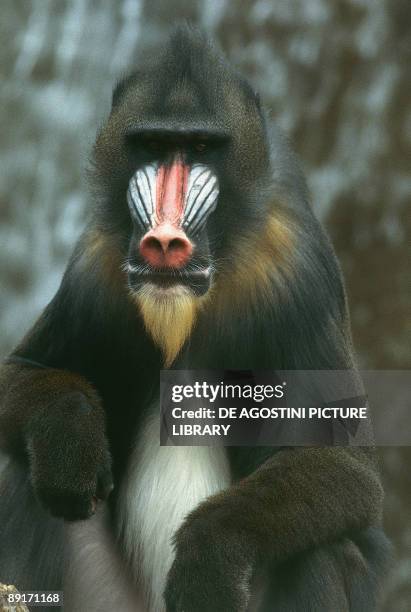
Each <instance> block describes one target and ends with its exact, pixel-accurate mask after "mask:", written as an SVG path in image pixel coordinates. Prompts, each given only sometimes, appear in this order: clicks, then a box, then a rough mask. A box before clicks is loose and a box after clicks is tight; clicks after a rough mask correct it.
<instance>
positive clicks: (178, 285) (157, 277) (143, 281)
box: [127, 263, 212, 297]
mask: <svg viewBox="0 0 411 612" xmlns="http://www.w3.org/2000/svg"><path fill="white" fill-rule="evenodd" d="M127 273H128V283H129V287H130V289H131V290H132V291H139V290H140V289H142V288H143V286H144V285H147V284H150V285H151V286H153V285H154V286H155V287H156V288H157V289H158V290H159V292H164V294H165V295H166V294H167V293H170V294H172V293H175V292H176V291H178V290H179V289H181V290H184V289H186V290H187V289H188V290H189V291H190V292H191V293H192V294H193V295H195V296H197V297H200V296H202V295H204V294H205V293H207V291H208V290H209V289H210V286H211V280H212V271H211V266H208V267H204V268H202V267H199V266H198V265H197V266H195V265H194V264H191V265H190V264H189V265H188V266H186V268H153V267H152V266H149V265H145V264H141V265H132V264H131V263H128V264H127Z"/></svg>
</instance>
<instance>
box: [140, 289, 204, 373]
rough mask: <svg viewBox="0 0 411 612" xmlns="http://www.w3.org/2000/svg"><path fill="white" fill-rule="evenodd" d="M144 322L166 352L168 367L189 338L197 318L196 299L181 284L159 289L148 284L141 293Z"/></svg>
mask: <svg viewBox="0 0 411 612" xmlns="http://www.w3.org/2000/svg"><path fill="white" fill-rule="evenodd" d="M137 302H138V304H139V306H140V310H141V314H142V317H143V320H144V325H145V326H146V329H147V331H148V333H149V334H150V335H151V337H152V338H153V340H154V342H155V343H156V344H157V345H158V346H159V347H160V349H161V350H162V352H163V355H164V366H165V367H166V368H168V367H169V366H170V365H171V364H172V363H173V361H174V360H175V358H176V357H177V355H178V354H179V352H180V350H181V349H182V347H183V344H184V342H185V341H186V340H187V338H188V336H189V335H190V333H191V330H192V328H193V325H194V322H195V318H196V310H197V308H196V299H195V297H194V296H193V295H192V294H191V292H190V291H189V290H188V289H186V288H184V287H178V288H175V289H169V290H159V289H158V288H157V287H156V286H155V285H152V284H151V283H147V284H146V285H144V286H143V287H142V288H141V289H140V290H139V292H138V293H137Z"/></svg>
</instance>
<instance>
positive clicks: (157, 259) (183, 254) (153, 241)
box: [140, 222, 193, 268]
mask: <svg viewBox="0 0 411 612" xmlns="http://www.w3.org/2000/svg"><path fill="white" fill-rule="evenodd" d="M192 252H193V245H192V244H191V242H190V241H189V239H188V238H187V236H186V234H185V232H184V231H183V230H182V229H180V228H178V227H175V226H174V225H172V224H171V223H167V222H165V223H160V224H159V225H157V226H156V227H155V228H154V229H151V230H150V231H149V232H147V234H146V235H145V236H144V237H143V239H142V240H141V242H140V253H141V255H142V257H143V258H144V259H145V260H146V262H147V263H148V264H150V266H153V267H154V268H182V267H183V266H185V265H186V263H187V262H188V260H189V259H190V256H191V253H192Z"/></svg>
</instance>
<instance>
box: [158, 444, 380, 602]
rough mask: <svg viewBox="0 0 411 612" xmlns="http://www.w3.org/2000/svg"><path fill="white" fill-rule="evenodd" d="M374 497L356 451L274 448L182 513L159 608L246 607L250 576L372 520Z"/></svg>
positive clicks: (368, 466) (369, 466)
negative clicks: (184, 515) (258, 462)
mask: <svg viewBox="0 0 411 612" xmlns="http://www.w3.org/2000/svg"><path fill="white" fill-rule="evenodd" d="M371 452H372V451H371ZM381 499H382V489H381V484H380V481H379V478H378V475H377V473H376V470H375V466H374V464H373V459H372V456H370V455H368V453H367V451H365V450H364V449H360V448H356V449H352V448H351V449H343V448H304V449H292V450H288V449H286V450H283V451H280V452H279V453H277V454H276V455H275V456H273V457H272V458H271V459H269V460H268V461H266V462H265V463H264V464H263V465H262V466H261V467H260V468H259V469H257V470H256V471H255V472H254V473H253V474H251V475H250V476H248V477H247V478H244V479H243V480H241V481H239V482H237V483H235V484H234V485H233V486H232V487H230V488H229V489H228V490H226V491H224V492H222V493H219V494H218V495H215V496H213V497H211V498H209V499H208V500H207V501H205V502H204V503H203V504H201V505H200V506H199V507H198V508H197V509H196V510H195V511H194V512H192V513H191V514H190V515H189V516H188V517H187V518H186V520H185V523H184V524H183V526H182V527H181V528H180V529H179V531H178V532H177V534H176V536H175V549H176V560H175V562H174V565H173V567H172V569H171V572H170V575H169V580H168V586H167V589H166V601H167V605H168V608H167V609H168V610H169V611H174V610H176V611H179V610H185V611H186V612H191V611H192V612H194V610H195V611H196V612H202V611H203V610H204V611H206V610H211V609H212V610H221V611H223V610H224V611H232V612H234V611H236V612H239V611H242V610H246V609H247V604H248V601H249V588H250V587H249V585H250V581H251V579H252V577H253V575H255V574H256V573H258V572H260V571H261V570H263V571H264V568H266V567H267V566H268V564H271V565H272V564H274V565H279V564H281V563H283V562H286V561H287V560H289V559H292V558H293V557H295V556H297V555H298V554H299V553H303V552H304V551H306V550H310V549H314V548H315V547H321V546H324V545H325V544H327V543H330V542H333V541H336V540H338V539H339V538H342V537H344V536H345V535H346V534H350V533H352V532H358V531H359V530H364V529H366V528H368V527H370V526H373V525H378V524H379V521H380V511H379V509H380V507H381ZM210 602H212V604H210ZM293 609H294V608H293ZM304 609H305V608H304ZM308 609H310V610H311V608H309V607H307V610H308ZM341 609H342V608H341Z"/></svg>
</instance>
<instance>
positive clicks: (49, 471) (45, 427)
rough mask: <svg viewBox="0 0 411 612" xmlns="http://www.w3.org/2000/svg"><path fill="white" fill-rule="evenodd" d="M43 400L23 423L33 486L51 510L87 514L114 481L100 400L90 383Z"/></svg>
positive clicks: (64, 514)
mask: <svg viewBox="0 0 411 612" xmlns="http://www.w3.org/2000/svg"><path fill="white" fill-rule="evenodd" d="M43 400H44V406H43V407H42V409H41V410H39V411H38V412H37V413H36V414H35V415H33V417H32V419H31V420H30V421H29V423H28V424H27V427H26V436H25V437H26V443H27V450H28V454H29V460H30V471H31V480H32V484H33V488H34V490H35V493H36V495H37V497H38V498H39V500H40V501H41V502H42V504H43V505H44V506H45V507H46V508H47V509H48V510H49V511H50V512H51V514H53V515H54V516H57V517H63V518H65V519H66V520H76V519H85V518H88V517H90V516H91V515H92V514H94V512H95V510H96V505H97V498H100V499H106V498H107V497H108V495H109V493H110V491H111V489H112V487H113V484H112V476H111V458H110V454H109V450H108V444H107V440H106V437H105V431H104V430H105V426H104V415H103V411H102V408H101V406H100V402H99V400H98V398H97V397H96V395H95V394H94V392H93V391H92V390H91V389H90V393H88V392H87V390H73V391H68V390H67V391H65V392H64V393H63V394H61V395H59V396H54V397H50V396H49V397H47V394H46V395H45V396H44V397H43Z"/></svg>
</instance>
